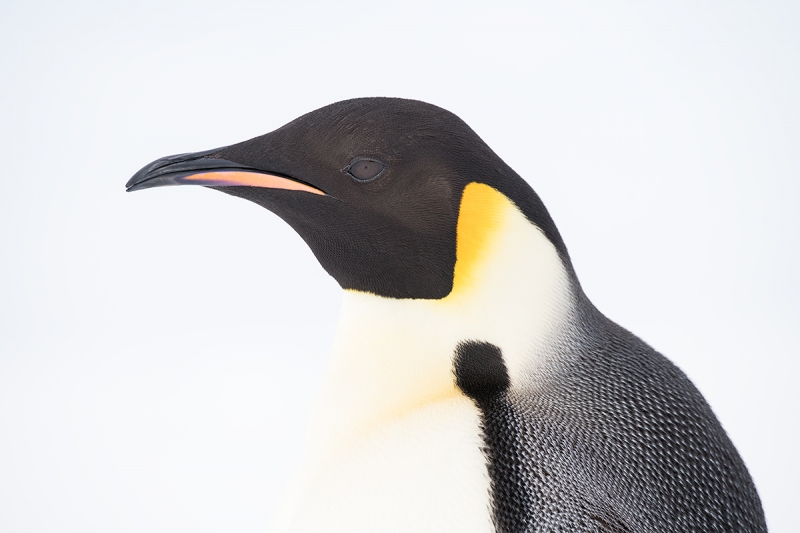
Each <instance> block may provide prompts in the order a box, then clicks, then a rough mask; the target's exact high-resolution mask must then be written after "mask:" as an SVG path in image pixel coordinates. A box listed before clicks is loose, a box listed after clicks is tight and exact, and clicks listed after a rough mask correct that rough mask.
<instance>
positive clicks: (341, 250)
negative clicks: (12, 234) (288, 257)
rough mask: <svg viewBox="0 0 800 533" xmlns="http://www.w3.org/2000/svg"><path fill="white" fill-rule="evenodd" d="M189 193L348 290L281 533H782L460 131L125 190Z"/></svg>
mask: <svg viewBox="0 0 800 533" xmlns="http://www.w3.org/2000/svg"><path fill="white" fill-rule="evenodd" d="M182 183H188V184H192V183H196V184H203V185H206V186H210V187H213V188H218V189H220V190H222V191H223V192H226V193H228V194H232V195H234V196H239V197H243V198H246V199H249V200H251V201H255V202H256V203H259V204H260V205H263V206H264V207H267V208H268V209H270V210H272V211H274V212H275V213H276V214H278V215H279V216H281V217H282V218H284V220H286V221H287V222H288V223H289V224H290V225H292V227H294V228H295V230H297V231H298V233H299V234H300V235H301V236H302V237H303V238H304V239H305V240H306V242H307V243H308V244H309V246H310V247H311V249H312V250H313V251H314V253H315V255H316V256H317V258H318V259H319V260H320V263H321V264H322V265H323V267H325V268H326V270H327V271H328V272H329V273H330V274H331V275H332V276H333V277H334V278H335V279H337V281H339V283H340V284H341V285H342V287H343V288H344V289H345V295H344V299H343V305H342V312H341V316H340V320H339V326H338V328H337V334H336V338H335V341H334V350H333V354H332V358H331V362H330V367H329V369H328V372H327V375H326V378H325V381H324V384H323V388H322V390H321V392H320V395H319V398H318V401H317V404H316V408H315V410H314V412H313V414H312V417H311V421H310V425H309V431H308V440H307V446H306V458H305V462H304V466H303V468H302V470H301V472H300V473H299V475H298V477H297V479H296V481H295V483H294V484H293V486H292V487H291V488H290V489H289V491H288V492H287V496H286V498H285V500H284V502H283V506H282V508H281V510H280V511H279V512H278V513H277V515H276V518H275V524H274V530H275V531H281V532H284V531H286V532H300V531H348V532H358V531H387V532H390V531H398V532H399V531H419V532H425V531H438V532H441V531H459V532H473V531H474V532H497V533H510V532H523V531H574V532H590V531H602V532H651V531H652V532H656V531H659V532H662V531H676V532H677V531H753V532H756V531H766V525H765V523H764V517H763V511H762V510H761V505H760V501H759V499H758V495H757V493H756V491H755V487H754V485H753V483H752V480H751V479H750V477H749V474H748V473H747V470H746V468H745V466H744V464H743V462H742V461H741V459H740V458H739V456H738V454H737V452H736V450H735V448H734V447H733V445H732V444H731V442H730V441H729V439H728V437H727V435H726V434H725V432H724V430H723V429H722V428H721V426H720V425H719V423H718V421H717V420H716V418H715V417H714V415H713V413H712V411H711V409H710V407H709V406H708V404H707V403H706V402H705V400H704V399H703V398H702V396H701V395H700V393H699V392H698V391H697V390H696V388H695V387H694V386H693V385H692V384H691V382H690V381H689V380H688V378H686V376H685V375H684V374H683V373H682V372H681V371H680V370H678V369H677V368H676V367H675V366H674V365H672V364H671V363H670V362H669V361H667V360H666V359H665V358H664V357H663V356H661V355H660V354H658V353H657V352H655V351H654V350H653V349H652V348H650V347H649V346H647V345H646V344H645V343H644V342H642V341H641V340H639V339H638V338H636V337H635V336H634V335H632V334H631V333H629V332H627V331H626V330H624V329H622V328H621V327H619V326H617V325H616V324H614V323H613V322H611V321H610V320H608V319H607V318H606V317H604V316H603V315H602V314H601V313H600V312H599V311H597V309H595V308H594V306H593V305H592V304H591V302H589V300H588V299H587V298H586V296H585V295H584V294H583V292H582V290H581V288H580V284H579V283H578V280H577V276H576V275H575V273H574V270H573V268H572V265H571V263H570V261H569V256H568V254H567V251H566V247H565V246H564V244H563V242H562V240H561V238H560V236H559V234H558V232H557V230H556V228H555V225H554V224H553V222H552V220H551V219H550V217H549V215H548V214H547V211H546V209H545V208H544V205H543V204H542V203H541V201H540V200H539V198H538V196H536V194H535V193H534V192H533V190H532V189H530V187H529V186H528V185H527V184H526V183H525V182H524V181H523V180H522V179H521V178H519V176H517V175H516V174H515V173H514V172H513V170H511V169H510V168H509V167H507V166H506V165H505V164H504V163H503V162H502V160H500V158H499V157H497V156H496V155H495V154H494V153H493V152H492V151H491V150H490V149H489V148H488V147H487V146H486V145H485V144H484V143H483V142H482V141H481V140H480V138H478V137H477V135H475V134H474V132H472V130H470V129H469V128H468V127H467V126H466V125H465V124H464V123H463V122H462V121H460V119H458V118H457V117H455V115H452V114H450V113H448V112H446V111H444V110H441V109H439V108H436V107H435V106H431V105H429V104H424V103H421V102H414V101H409V100H399V99H380V98H372V99H358V100H350V101H346V102H340V103H338V104H333V105H332V106H328V107H326V108H322V109H320V110H317V111H315V112H312V113H310V114H308V115H305V116H304V117H301V118H300V119H297V120H296V121H294V122H292V123H289V124H288V125H286V126H284V127H283V128H280V129H278V130H276V131H275V132H272V133H270V134H267V135H265V136H262V137H259V138H256V139H252V140H250V141H246V142H244V143H240V144H238V145H233V146H230V147H226V148H222V149H218V150H212V151H208V152H202V153H199V154H193V155H192V154H188V155H186V154H185V155H182V156H173V157H172V158H164V159H161V160H158V161H156V162H154V163H152V164H150V165H148V166H147V167H145V168H143V169H142V170H141V171H140V172H139V173H137V174H136V175H135V176H134V177H133V178H132V179H131V180H130V181H129V183H128V187H129V190H135V189H139V188H147V187H150V186H158V185H168V184H182Z"/></svg>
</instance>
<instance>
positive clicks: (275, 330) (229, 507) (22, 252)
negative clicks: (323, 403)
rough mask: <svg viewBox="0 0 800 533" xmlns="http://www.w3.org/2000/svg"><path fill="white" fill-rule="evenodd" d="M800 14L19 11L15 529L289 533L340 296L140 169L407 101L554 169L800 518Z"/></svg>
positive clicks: (2, 299) (774, 525) (621, 314)
mask: <svg viewBox="0 0 800 533" xmlns="http://www.w3.org/2000/svg"><path fill="white" fill-rule="evenodd" d="M639 4H641V3H639ZM700 4H702V5H700ZM798 28H800V4H797V3H793V2H751V3H744V2H702V3H699V2H660V3H655V2H648V3H647V6H644V5H638V4H635V3H629V2H628V3H617V2H610V1H607V2H536V3H535V5H534V3H533V2H521V1H520V2H485V3H479V2H464V1H460V2H435V1H426V2H419V3H413V2H403V3H402V4H395V5H394V6H389V5H379V4H378V3H375V2H361V3H358V2H339V3H314V2H291V3H289V2H275V3H269V2H238V1H226V2H163V1H159V2H155V1H136V2H132V1H131V2H115V3H114V4H113V5H112V4H111V3H109V2H85V1H74V2H37V3H32V2H14V1H6V2H4V3H2V5H0V50H2V52H0V146H2V147H3V149H4V154H5V156H4V158H3V164H2V169H3V173H2V176H1V177H0V254H2V255H0V257H2V261H0V530H1V531H4V532H5V531H8V532H22V531H25V532H51V531H59V532H73V531H74V532H81V533H89V532H108V531H114V532H120V533H122V532H141V531H147V532H153V533H157V532H165V533H166V532H178V531H191V532H206V531H207V532H230V531H237V532H240V531H241V532H250V531H253V532H255V531H263V530H264V529H265V527H266V524H267V522H268V519H269V516H270V513H271V512H272V510H273V509H274V507H275V505H276V502H277V499H278V498H279V496H280V493H281V490H282V489H283V487H284V486H285V485H286V483H287V482H288V480H289V479H290V477H291V475H292V472H293V471H294V469H295V467H296V466H297V464H298V461H299V457H300V452H301V449H302V442H303V428H304V426H305V417H306V416H307V413H308V411H309V408H310V405H311V402H312V401H313V397H314V393H315V391H316V389H317V387H318V385H319V383H320V381H321V379H322V376H323V373H324V371H325V364H326V360H327V354H328V350H329V348H330V345H331V339H332V335H333V331H334V328H335V325H336V317H337V313H338V305H339V302H340V289H339V287H338V285H336V283H335V282H334V281H333V280H332V279H331V278H330V277H328V275H327V274H326V273H325V272H324V270H323V269H322V268H321V267H320V266H319V265H318V264H317V262H316V260H315V259H314V257H313V255H312V254H311V252H310V251H309V250H308V249H307V248H306V247H305V245H304V243H303V242H302V240H301V239H300V238H299V237H298V236H297V235H296V234H295V233H294V232H293V231H292V230H291V229H290V228H289V227H288V226H286V225H285V224H284V223H283V222H281V221H280V220H279V219H278V218H277V217H275V216H274V215H272V214H271V213H269V212H267V211H265V210H264V209H262V208H260V207H258V206H256V205H255V204H251V203H248V202H245V201H242V200H239V199H236V198H232V197H228V196H226V195H222V194H219V193H217V192H214V191H209V190H205V189H202V188H193V187H178V188H166V189H156V190H148V191H143V192H138V193H134V194H126V193H125V192H124V184H125V182H126V181H127V179H128V178H129V177H130V176H131V175H132V174H133V173H134V172H135V171H136V170H138V169H139V168H140V167H141V166H143V165H144V164H146V163H148V162H150V161H152V160H153V159H156V158H158V157H161V156H165V155H170V154H175V153H181V152H192V151H199V150H204V149H209V148H214V147H216V146H224V145H228V144H232V143H235V142H238V141H242V140H245V139H247V138H250V137H254V136H256V135H260V134H262V133H266V132H267V131H270V130H273V129H275V128H277V127H279V126H281V125H283V124H284V123H286V122H287V121H289V120H291V119H293V118H295V117H297V116H299V115H300V114H303V113H305V112H308V111H311V110H313V109H316V108H318V107H321V106H323V105H326V104H329V103H332V102H335V101H337V100H342V99H346V98H352V97H357V96H399V97H405V98H416V99H420V100H425V101H427V102H430V103H433V104H436V105H439V106H441V107H444V108H446V109H449V110H450V111H453V112H454V113H456V114H458V115H459V116H460V117H461V118H463V119H464V120H465V121H466V122H467V123H468V124H470V125H471V126H472V128H473V129H475V130H476V131H477V132H478V134H479V135H481V136H482V137H483V138H484V140H486V141H487V143H488V144H489V145H490V146H491V147H492V148H493V149H494V150H495V151H496V152H497V153H498V154H499V155H500V156H501V157H502V158H503V159H504V160H505V161H506V162H507V163H508V164H509V165H511V167H512V168H514V169H515V170H516V171H517V172H518V173H519V174H520V175H522V176H523V177H524V178H525V179H526V180H528V182H529V183H530V184H531V185H532V186H533V187H534V189H535V190H536V191H537V192H538V193H539V195H540V196H541V197H542V199H543V200H544V202H545V204H546V205H547V207H548V209H549V210H550V212H551V214H552V216H553V218H554V219H555V222H556V224H557V226H558V228H559V229H560V231H561V234H562V236H563V237H564V240H565V242H566V244H567V247H568V248H569V251H570V254H571V256H572V259H573V263H574V265H575V268H576V270H577V273H578V276H579V278H580V280H581V282H582V284H583V287H584V289H585V291H586V293H587V294H588V296H589V297H590V298H591V299H592V300H593V301H594V303H595V304H596V305H597V306H598V307H599V308H600V310H602V311H603V312H604V313H606V314H607V315H608V316H609V317H611V318H612V319H614V320H615V321H617V322H619V323H620V324H621V325H622V326H624V327H626V328H627V329H629V330H631V331H633V332H634V333H636V334H637V335H639V336H640V337H642V338H643V339H644V340H645V341H646V342H648V343H650V344H651V345H653V346H654V347H655V348H656V349H658V350H659V351H661V352H662V353H664V355H666V356H667V357H669V358H670V359H671V360H673V361H674V362H676V363H677V364H678V365H679V366H680V367H681V368H682V369H683V370H684V371H685V372H686V373H687V374H688V375H689V377H690V378H691V379H692V380H693V381H694V382H695V384H696V385H697V386H698V387H699V388H700V390H701V391H702V392H703V394H704V395H705V396H706V398H707V399H708V401H709V403H710V404H711V406H712V408H713V409H714V411H715V412H716V414H717V415H718V417H719V418H720V420H721V421H722V424H723V426H724V427H725V428H726V429H727V431H728V433H729V434H730V436H731V438H732V440H733V442H734V443H735V445H736V446H737V448H738V450H739V452H740V454H741V455H742V457H743V458H744V460H745V462H746V463H747V465H748V468H749V469H750V472H751V474H752V476H753V478H754V480H755V482H756V485H757V487H758V490H759V493H760V495H761V498H762V500H763V504H764V508H765V511H766V515H767V521H768V523H769V526H770V531H771V532H773V533H793V532H795V531H800V515H798V513H797V512H796V505H797V501H798V499H800V483H798V482H797V480H798V479H800V461H798V460H797V455H796V450H798V449H800V428H798V420H800V390H798V389H800V388H798V387H797V385H796V382H797V377H798V375H800V362H798V356H800V283H798V272H800V244H799V243H800V210H798V204H799V203H800V98H799V97H798V95H800V31H798Z"/></svg>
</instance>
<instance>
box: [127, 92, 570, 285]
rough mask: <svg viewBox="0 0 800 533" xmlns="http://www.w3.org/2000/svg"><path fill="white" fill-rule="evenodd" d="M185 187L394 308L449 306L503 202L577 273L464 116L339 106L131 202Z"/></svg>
mask: <svg viewBox="0 0 800 533" xmlns="http://www.w3.org/2000/svg"><path fill="white" fill-rule="evenodd" d="M182 184H195V185H204V186H206V187H210V188H213V189H217V190H219V191H222V192H224V193H227V194H230V195H233V196H238V197H241V198H245V199H247V200H250V201H252V202H255V203H257V204H259V205H261V206H263V207H265V208H267V209H269V210H270V211H272V212H274V213H275V214H277V215H278V216H280V217H281V218H282V219H283V220H285V221H286V222H287V223H288V224H289V225H290V226H292V228H294V230H295V231H297V233H298V234H299V235H300V236H301V237H302V238H303V239H304V240H305V242H306V243H307V244H308V246H309V247H310V248H311V250H312V251H313V253H314V255H315V256H316V257H317V259H318V260H319V262H320V263H321V265H322V266H323V267H324V268H325V270H326V271H327V272H328V273H329V274H330V275H331V276H332V277H333V278H334V279H336V281H337V282H338V283H339V284H340V285H341V286H342V287H343V288H344V289H350V290H355V291H361V292H366V293H372V294H375V295H379V296H383V297H389V298H396V299H442V298H445V297H447V296H448V295H449V294H450V293H451V292H452V291H453V288H454V283H455V280H456V277H457V273H456V271H457V269H456V262H457V256H458V255H461V256H464V253H465V252H464V250H466V249H467V247H468V246H467V244H465V243H467V242H468V241H469V240H470V239H471V240H472V241H480V240H481V238H482V235H483V234H484V233H485V227H488V226H491V223H492V222H491V219H492V216H493V215H492V209H493V206H494V205H496V204H497V202H495V201H494V200H493V198H495V197H496V196H497V195H501V196H503V197H505V198H507V199H508V200H510V202H511V203H512V204H513V205H514V206H516V208H517V209H518V210H519V211H521V212H522V213H523V214H524V216H525V217H526V218H527V219H528V221H529V222H530V223H531V224H533V225H534V226H536V227H537V228H538V229H539V230H540V231H541V232H542V233H543V234H544V236H545V237H546V238H547V239H548V240H549V241H550V242H551V243H552V245H553V246H554V247H555V250H556V251H557V253H558V255H559V256H560V257H561V260H562V261H563V262H564V264H565V265H567V266H568V265H569V258H568V255H567V251H566V248H565V246H564V244H563V241H562V240H561V237H560V235H559V233H558V230H557V229H556V227H555V225H554V224H553V221H552V219H551V218H550V215H549V214H548V212H547V210H546V209H545V207H544V205H543V204H542V202H541V200H540V199H539V197H538V196H537V195H536V193H535V192H534V191H533V190H532V189H531V188H530V186H529V185H528V184H527V183H526V182H525V181H524V180H523V179H522V178H520V177H519V176H518V175H517V174H516V173H515V172H514V171H513V170H512V169H511V168H510V167H509V166H508V165H506V164H505V163H504V162H503V161H502V160H501V159H500V158H499V157H498V156H497V155H496V154H495V153H494V152H493V151H492V150H491V149H490V148H489V147H488V146H487V145H486V143H484V142H483V141H482V140H481V139H480V138H479V137H478V135H477V134H476V133H475V132H474V131H472V129H470V128H469V126H467V125H466V123H464V122H463V121H462V120H461V119H459V118H458V117H457V116H455V115H454V114H452V113H450V112H448V111H445V110H444V109H441V108H439V107H436V106H433V105H430V104H426V103H423V102H418V101H414V100H404V99H397V98H360V99H354V100H347V101H343V102H338V103H335V104H332V105H329V106H326V107H323V108H321V109H318V110H316V111H312V112H311V113H308V114H306V115H303V116H301V117H300V118H298V119H296V120H294V121H292V122H290V123H288V124H286V125H285V126H283V127H281V128H279V129H277V130H275V131H272V132H270V133H267V134H265V135H262V136H260V137H256V138H254V139H250V140H248V141H244V142H241V143H238V144H234V145H231V146H227V147H224V148H218V149H213V150H207V151H204V152H198V153H194V154H181V155H176V156H170V157H165V158H161V159H158V160H157V161H154V162H153V163H150V164H149V165H147V166H145V167H144V168H142V169H141V170H140V171H139V172H137V173H136V174H135V175H134V176H133V177H132V178H131V179H130V180H129V181H128V183H127V190H128V191H134V190H139V189H145V188H151V187H158V186H163V185H182ZM467 198H470V202H469V204H470V205H469V206H466V205H465V202H466V200H467ZM467 211H469V212H470V213H472V215H471V220H468V221H465V213H466V212H467ZM467 233H469V234H470V235H466V234H467ZM473 234H474V235H473ZM473 244H474V243H473ZM476 246H477V245H476ZM473 247H474V246H473ZM457 248H459V249H460V250H461V251H460V252H458V251H457ZM478 253H480V252H479V251H478ZM462 262H463V261H462ZM568 269H569V270H570V271H571V267H569V266H568Z"/></svg>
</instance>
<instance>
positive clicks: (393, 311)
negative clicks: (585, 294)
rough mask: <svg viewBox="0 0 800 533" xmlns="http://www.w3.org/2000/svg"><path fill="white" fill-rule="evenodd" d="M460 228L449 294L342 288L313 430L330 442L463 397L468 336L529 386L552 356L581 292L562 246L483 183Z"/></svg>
mask: <svg viewBox="0 0 800 533" xmlns="http://www.w3.org/2000/svg"><path fill="white" fill-rule="evenodd" d="M457 231H458V236H457V254H456V257H457V262H456V266H455V272H454V280H455V282H454V287H453V290H452V292H451V293H450V294H449V295H448V296H447V297H445V298H442V299H440V300H425V299H392V298H386V297H381V296H376V295H374V294H369V293H364V292H358V291H349V290H348V291H345V295H344V298H343V304H342V310H341V315H340V319H339V326H338V329H337V333H336V338H335V341H334V350H333V354H332V359H331V363H330V367H329V369H328V374H327V376H326V379H325V382H324V383H323V389H322V391H321V394H320V397H319V400H318V408H317V409H316V412H315V414H314V415H312V420H311V427H310V430H311V431H310V434H309V438H310V439H311V440H314V438H315V437H314V435H316V436H317V437H319V439H320V440H321V441H322V442H325V444H324V446H331V445H332V444H333V443H332V441H339V440H347V439H352V438H358V435H360V434H363V432H368V431H372V430H374V429H376V428H379V427H382V426H385V425H386V424H390V423H393V422H396V421H399V420H401V419H403V418H404V417H406V416H408V415H410V414H412V413H415V412H418V411H419V410H421V409H425V408H426V407H427V406H430V405H433V404H436V403H437V402H442V401H447V400H448V399H451V398H456V397H463V395H462V393H461V392H460V390H459V389H458V388H457V386H456V383H455V378H454V373H453V357H454V354H455V351H456V347H457V346H458V345H459V343H461V342H464V341H478V342H486V343H491V344H492V345H494V346H497V347H498V348H499V349H500V350H501V351H502V354H503V362H504V363H505V365H506V367H507V369H508V374H509V379H510V388H511V390H514V389H521V388H529V387H530V386H531V383H533V382H534V381H535V376H536V375H537V374H539V373H540V372H541V371H542V369H543V366H544V365H545V364H548V361H550V360H551V359H552V355H551V354H552V353H554V351H553V350H552V349H551V347H552V346H553V345H554V344H555V343H557V342H559V341H560V340H561V339H562V337H564V335H566V334H568V331H569V329H570V328H569V327H568V323H569V321H570V317H571V316H572V313H571V310H572V308H573V301H574V298H573V297H572V289H571V284H570V282H569V276H568V274H567V271H566V269H565V268H564V265H563V263H562V261H561V259H560V257H559V254H558V252H557V251H556V248H555V247H554V246H553V245H552V243H551V242H550V241H549V240H548V239H547V238H546V237H545V235H544V233H543V232H542V231H541V230H540V229H539V228H538V227H536V226H534V225H533V224H531V223H530V221H529V220H528V219H527V218H526V217H525V215H524V214H523V213H522V212H521V211H520V210H519V209H518V208H517V207H516V205H515V204H514V203H513V202H511V201H510V200H509V199H508V198H506V197H505V196H504V195H502V194H501V193H499V192H498V191H496V190H495V189H492V188H491V187H489V186H487V185H482V184H477V183H476V184H470V185H469V186H468V187H467V188H466V189H465V191H464V197H463V200H462V204H461V209H460V214H459V220H458V227H457ZM320 445H322V444H321V443H320Z"/></svg>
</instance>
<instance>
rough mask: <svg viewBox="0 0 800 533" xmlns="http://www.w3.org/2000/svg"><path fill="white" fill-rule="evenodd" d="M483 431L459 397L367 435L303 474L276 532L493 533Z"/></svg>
mask: <svg viewBox="0 0 800 533" xmlns="http://www.w3.org/2000/svg"><path fill="white" fill-rule="evenodd" d="M478 424H479V418H478V411H477V409H476V408H475V407H474V405H473V404H472V402H471V401H470V400H468V399H467V398H465V397H458V396H454V397H451V398H448V399H444V400H442V401H439V402H436V403H434V404H431V405H428V406H425V407H424V408H422V409H418V410H415V411H414V412H413V413H411V414H407V415H405V416H401V417H400V418H398V419H396V420H394V421H392V422H391V423H389V424H385V425H382V426H380V427H377V428H375V430H374V431H371V432H365V433H362V434H361V435H360V437H359V438H358V439H356V440H354V441H351V443H350V445H349V446H345V447H343V448H340V449H339V450H338V451H337V452H336V453H335V454H332V455H330V456H327V457H320V458H319V459H320V461H315V463H316V465H311V466H310V468H308V469H306V470H305V471H304V472H302V473H301V475H300V478H299V479H298V482H297V485H296V486H295V487H294V488H293V490H291V491H290V493H289V495H288V498H287V500H288V501H287V502H286V503H287V505H286V507H285V512H284V513H282V514H281V515H280V516H279V517H278V520H277V523H276V524H275V525H276V527H275V531H280V532H315V533H317V532H328V531H330V532H338V531H341V532H348V533H358V532H394V531H397V532H412V531H413V532H420V533H424V532H428V531H430V532H438V533H443V532H449V531H452V532H459V533H470V532H475V533H478V532H482V533H488V532H491V531H493V530H494V529H493V526H492V523H491V518H490V508H489V480H488V476H487V473H486V462H485V458H484V456H483V453H482V452H481V450H480V447H481V440H480V434H479V429H478V428H479V426H478Z"/></svg>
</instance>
